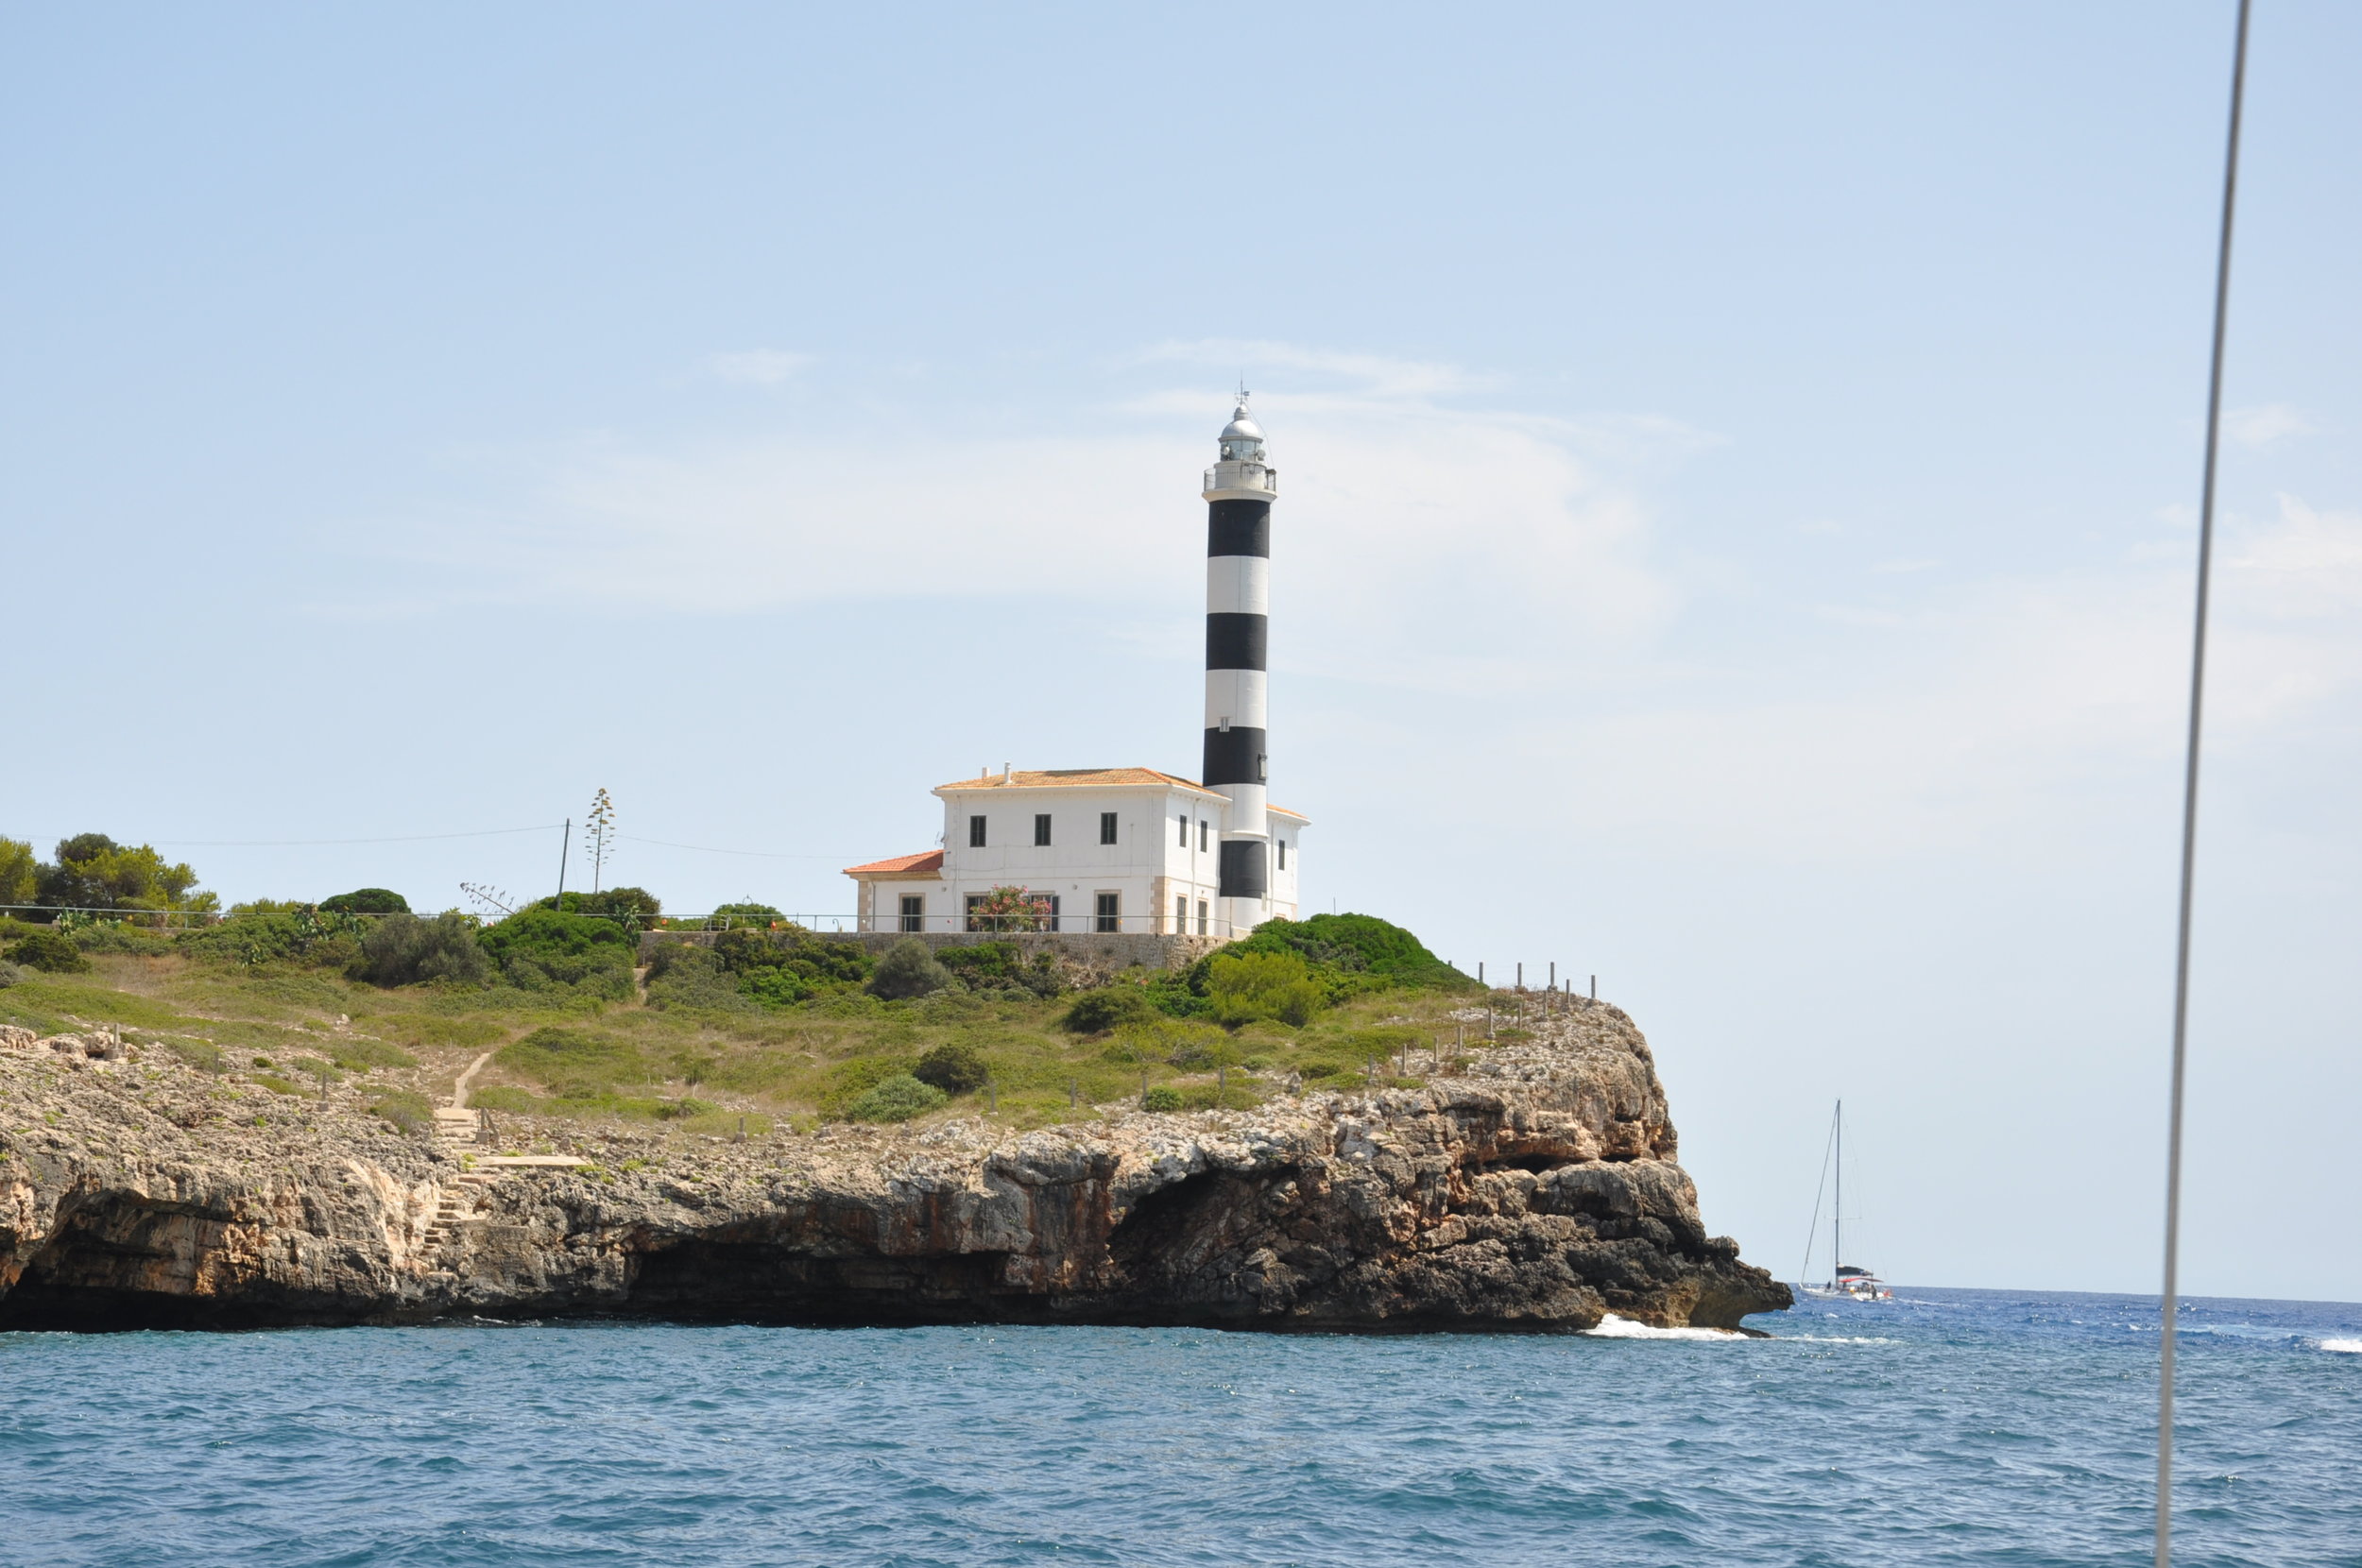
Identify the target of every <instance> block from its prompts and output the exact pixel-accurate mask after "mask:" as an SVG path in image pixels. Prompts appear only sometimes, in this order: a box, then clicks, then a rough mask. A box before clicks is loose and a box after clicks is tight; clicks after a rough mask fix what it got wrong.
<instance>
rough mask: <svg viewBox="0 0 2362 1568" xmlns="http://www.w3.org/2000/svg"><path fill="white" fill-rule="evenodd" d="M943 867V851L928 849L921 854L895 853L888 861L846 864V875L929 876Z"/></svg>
mask: <svg viewBox="0 0 2362 1568" xmlns="http://www.w3.org/2000/svg"><path fill="white" fill-rule="evenodd" d="M942 869H943V851H942V850H940V849H930V850H928V851H927V852H926V853H925V854H923V855H897V856H895V857H894V858H893V859H892V860H890V861H870V862H869V863H868V864H867V865H848V866H847V867H846V868H845V875H846V876H847V877H892V876H895V875H898V874H899V875H903V876H910V877H931V876H933V875H934V874H935V873H936V872H938V871H941V870H942Z"/></svg>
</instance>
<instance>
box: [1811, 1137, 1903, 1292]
mask: <svg viewBox="0 0 2362 1568" xmlns="http://www.w3.org/2000/svg"><path fill="white" fill-rule="evenodd" d="M1833 1170H1834V1171H1835V1172H1836V1174H1837V1202H1834V1203H1832V1204H1831V1205H1830V1207H1829V1278H1828V1279H1827V1281H1825V1282H1824V1283H1823V1284H1821V1285H1808V1284H1806V1283H1805V1282H1806V1280H1808V1279H1809V1278H1811V1276H1812V1249H1813V1242H1814V1240H1815V1239H1816V1238H1817V1237H1818V1236H1820V1234H1821V1195H1822V1194H1823V1193H1824V1192H1826V1191H1828V1189H1829V1175H1830V1172H1831V1171H1833ZM1796 1277H1797V1285H1796V1288H1797V1290H1798V1291H1800V1292H1801V1293H1803V1294H1805V1295H1807V1296H1817V1297H1820V1298H1822V1299H1823V1300H1828V1299H1833V1298H1836V1297H1843V1298H1844V1299H1846V1300H1847V1301H1856V1302H1891V1301H1892V1300H1893V1299H1894V1292H1893V1291H1891V1290H1890V1289H1888V1288H1887V1286H1886V1281H1884V1280H1882V1279H1880V1278H1879V1277H1878V1276H1877V1275H1875V1274H1874V1273H1872V1272H1871V1271H1870V1270H1867V1269H1858V1268H1856V1267H1855V1266H1854V1265H1853V1264H1850V1263H1848V1262H1846V1261H1845V1101H1843V1100H1841V1099H1840V1100H1839V1101H1838V1102H1837V1112H1836V1114H1835V1115H1834V1116H1831V1117H1830V1119H1829V1146H1828V1152H1827V1153H1826V1154H1825V1155H1824V1156H1823V1159H1822V1162H1821V1185H1820V1186H1818V1187H1816V1188H1814V1189H1813V1194H1812V1227H1811V1229H1810V1230H1809V1231H1808V1232H1807V1233H1806V1236H1805V1266H1804V1267H1803V1268H1802V1269H1799V1270H1796Z"/></svg>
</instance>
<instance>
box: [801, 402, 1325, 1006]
mask: <svg viewBox="0 0 2362 1568" xmlns="http://www.w3.org/2000/svg"><path fill="white" fill-rule="evenodd" d="M1218 439H1219V441H1220V444H1221V449H1222V452H1221V456H1220V457H1219V458H1218V459H1217V460H1216V462H1215V463H1214V466H1213V467H1211V468H1209V469H1207V470H1206V484H1205V486H1204V489H1205V496H1206V508H1207V512H1206V750H1205V757H1204V761H1203V764H1202V765H1201V767H1200V768H1199V771H1198V776H1197V777H1196V778H1193V779H1192V778H1184V777H1182V776H1181V775H1178V774H1172V773H1166V772H1163V771H1162V770H1160V769H1156V768H1146V767H1139V768H1108V767H1092V768H1044V769H1032V768H1020V767H1018V766H1017V765H1016V764H1014V763H1011V762H1004V763H1002V764H1001V766H1000V767H999V768H991V767H986V768H982V769H980V770H978V772H977V773H976V775H975V776H973V777H969V778H958V779H954V780H952V781H951V782H950V783H949V784H943V785H938V786H937V787H936V788H935V791H934V794H935V798H936V799H937V800H939V801H941V802H942V810H943V816H942V823H943V828H942V836H941V837H939V838H937V839H936V840H935V844H936V847H935V848H933V849H922V850H920V851H919V852H918V853H916V854H915V855H897V856H894V857H892V858H890V859H887V860H882V861H870V862H868V863H867V864H865V865H853V866H847V867H846V868H845V875H847V877H850V878H852V879H853V881H854V883H855V885H856V886H857V887H858V888H859V890H860V894H859V896H860V906H859V909H858V910H857V912H856V926H855V929H858V930H861V931H863V932H864V933H867V934H869V935H870V936H871V937H873V938H874V939H875V940H877V941H880V942H882V941H884V940H885V939H887V938H888V937H894V938H900V937H910V936H923V937H927V938H930V939H931V940H932V941H933V942H934V943H936V944H938V945H940V944H953V945H957V944H961V943H968V942H985V941H1002V940H1007V939H1009V938H1011V937H1013V936H1023V937H1028V938H1030V937H1031V936H1032V935H1033V934H1036V933H1039V934H1041V935H1043V936H1045V937H1048V938H1050V939H1051V940H1053V941H1059V940H1064V941H1070V942H1074V943H1078V944H1080V945H1081V946H1080V949H1079V950H1081V951H1084V952H1088V953H1090V954H1092V955H1094V956H1095V957H1096V958H1098V959H1103V960H1109V961H1112V962H1114V963H1116V964H1118V965H1119V966H1121V965H1123V964H1129V963H1144V964H1155V965H1159V966H1162V967H1168V968H1170V967H1174V966H1177V965H1179V964H1184V963H1192V962H1194V961H1195V960H1196V959H1197V958H1198V957H1200V956H1202V955H1204V954H1205V953H1207V952H1209V951H1211V950H1212V949H1213V948H1215V947H1217V946H1221V945H1222V944H1223V943H1225V942H1229V941H1231V940H1233V939H1235V938H1238V937H1241V936H1244V935H1246V934H1247V933H1248V932H1249V931H1252V930H1253V929H1255V928H1256V927H1258V926H1259V925H1261V924H1262V923H1263V922H1264V921H1266V920H1293V919H1295V918H1296V910H1297V907H1298V901H1299V896H1300V895H1299V893H1298V889H1299V888H1300V886H1301V876H1302V867H1303V855H1302V850H1303V847H1304V829H1305V828H1307V827H1310V826H1311V821H1310V819H1309V818H1308V817H1307V816H1305V814H1304V813H1303V812H1301V811H1292V810H1289V809H1288V808H1287V807H1285V806H1274V805H1273V804H1272V803H1271V802H1270V800H1269V799H1267V798H1266V797H1265V795H1264V793H1263V790H1264V783H1265V781H1266V779H1267V777H1268V775H1269V774H1270V772H1271V758H1270V756H1269V752H1270V745H1271V741H1270V734H1271V719H1270V714H1269V712H1268V710H1267V707H1266V698H1267V696H1268V693H1267V691H1266V690H1265V685H1266V682H1267V681H1268V680H1269V678H1270V677H1269V675H1268V673H1267V670H1268V667H1269V664H1270V658H1269V656H1268V652H1267V649H1268V644H1269V642H1270V628H1271V503H1272V501H1273V499H1274V498H1275V497H1276V496H1277V494H1278V493H1279V473H1278V470H1277V469H1274V468H1273V467H1272V466H1271V459H1270V456H1269V454H1268V453H1267V452H1265V450H1264V446H1263V432H1262V430H1261V428H1260V427H1259V426H1258V425H1257V424H1256V422H1255V417H1254V416H1253V415H1252V414H1250V413H1248V412H1247V401H1246V393H1245V391H1244V390H1243V389H1241V391H1240V393H1239V401H1238V404H1237V406H1236V407H1235V408H1234V409H1233V410H1232V411H1231V415H1230V422H1229V423H1228V424H1227V425H1224V427H1223V432H1222V435H1221V436H1220V437H1219V438H1218ZM1176 543H1178V541H1176ZM1179 717H1180V715H1179V714H1177V713H1176V714H1174V715H1173V718H1175V719H1176V720H1177V719H1178V718H1179ZM1181 734H1182V731H1180V730H1179V729H1178V728H1176V729H1175V730H1174V731H1173V735H1174V737H1175V739H1178V738H1179V737H1180V736H1181ZM879 950H881V951H882V950H883V949H882V948H881V949H879Z"/></svg>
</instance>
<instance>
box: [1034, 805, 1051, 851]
mask: <svg viewBox="0 0 2362 1568" xmlns="http://www.w3.org/2000/svg"><path fill="white" fill-rule="evenodd" d="M1049 842H1050V813H1049V812H1047V811H1041V812H1037V813H1036V815H1035V817H1034V843H1035V844H1048V843H1049Z"/></svg>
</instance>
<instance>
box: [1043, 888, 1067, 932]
mask: <svg viewBox="0 0 2362 1568" xmlns="http://www.w3.org/2000/svg"><path fill="white" fill-rule="evenodd" d="M1042 902H1043V903H1045V904H1048V905H1049V906H1050V914H1049V920H1050V929H1052V930H1053V931H1055V930H1062V929H1065V928H1063V927H1061V926H1060V925H1059V924H1058V895H1056V894H1054V893H1053V894H1051V895H1048V896H1046V897H1044V898H1043V899H1042Z"/></svg>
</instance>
